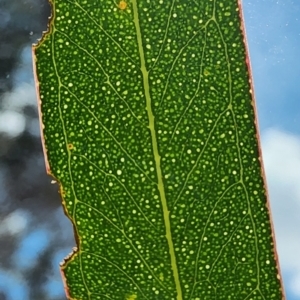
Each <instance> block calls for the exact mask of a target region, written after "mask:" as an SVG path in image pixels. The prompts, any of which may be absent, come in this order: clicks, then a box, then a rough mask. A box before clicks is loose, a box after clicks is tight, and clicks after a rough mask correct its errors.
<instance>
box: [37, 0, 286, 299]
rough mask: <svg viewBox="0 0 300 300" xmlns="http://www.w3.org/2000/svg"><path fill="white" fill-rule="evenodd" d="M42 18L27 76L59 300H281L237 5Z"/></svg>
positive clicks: (160, 4) (113, 8) (104, 7)
mask: <svg viewBox="0 0 300 300" xmlns="http://www.w3.org/2000/svg"><path fill="white" fill-rule="evenodd" d="M52 5H53V18H52V21H51V24H50V32H49V33H48V34H46V35H45V36H44V38H43V41H42V42H41V43H40V44H39V45H38V46H37V47H36V49H35V52H36V62H37V70H36V73H37V79H38V81H39V90H40V99H41V114H42V121H43V124H44V131H43V133H44V143H45V148H46V154H47V157H48V161H49V168H48V171H49V172H51V174H52V175H53V176H54V177H55V178H56V179H57V180H58V181H59V182H60V186H61V193H62V198H63V204H64V207H65V210H66V213H67V215H68V216H69V217H70V219H71V220H72V222H73V223H74V229H75V234H76V238H77V243H78V249H77V250H75V251H74V253H73V255H72V256H71V257H69V258H68V259H67V260H66V262H65V263H64V265H63V266H62V269H63V272H64V274H65V276H66V284H67V293H68V295H69V298H70V299H84V300H86V299H89V300H94V299H126V300H134V299H137V300H139V299H149V300H150V299H166V300H171V299H177V300H182V299H185V300H205V299H207V300H209V299H218V300H220V299H224V300H225V299H226V300H228V299H249V300H250V299H256V300H258V299H265V300H269V299H281V298H282V291H281V286H280V280H279V275H278V270H277V266H276V259H275V255H274V246H273V239H272V230H271V224H270V217H269V211H268V207H267V196H266V188H265V184H264V181H263V175H262V169H261V156H260V153H259V146H258V140H257V129H256V126H255V122H256V121H255V114H254V107H253V100H252V99H253V98H252V91H251V84H250V81H249V69H248V67H247V63H246V59H247V56H246V52H245V45H244V41H243V39H244V37H243V34H242V30H241V18H240V9H239V5H238V3H237V1H236V0H201V1H195V0H194V1H175V0H155V1H153V0H151V1H150V0H122V1H121V2H115V1H112V0H88V1H87V0H77V1H74V0H73V1H71V0H70V1H69V0H64V1H62V0H53V3H52ZM50 169H51V171H50Z"/></svg>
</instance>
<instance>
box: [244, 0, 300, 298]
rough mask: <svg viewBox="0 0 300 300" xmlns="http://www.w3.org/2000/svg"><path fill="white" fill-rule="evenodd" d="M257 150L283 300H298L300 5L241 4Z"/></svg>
mask: <svg viewBox="0 0 300 300" xmlns="http://www.w3.org/2000/svg"><path fill="white" fill-rule="evenodd" d="M243 7H244V16H245V22H246V30H247V39H248V44H249V49H250V58H251V65H252V71H253V78H254V90H255V96H256V104H257V109H258V116H259V124H260V132H261V139H262V150H263V158H264V164H265V171H266V175H267V182H268V187H269V195H270V201H271V207H272V214H273V221H274V226H275V234H276V241H277V248H278V254H279V260H280V265H281V270H282V275H283V280H284V286H285V291H286V296H287V300H296V299H300V258H299V253H300V59H299V55H300V1H298V0H297V1H292V0H244V1H243Z"/></svg>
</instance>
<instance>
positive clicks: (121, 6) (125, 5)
mask: <svg viewBox="0 0 300 300" xmlns="http://www.w3.org/2000/svg"><path fill="white" fill-rule="evenodd" d="M118 7H119V8H120V9H121V10H124V9H126V7H127V3H126V1H123V0H121V1H120V2H119V5H118Z"/></svg>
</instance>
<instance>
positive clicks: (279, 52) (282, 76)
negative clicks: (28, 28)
mask: <svg viewBox="0 0 300 300" xmlns="http://www.w3.org/2000/svg"><path fill="white" fill-rule="evenodd" d="M243 9H244V15H245V21H246V31H247V39H248V43H249V49H250V58H251V65H252V71H253V77H254V89H255V96H256V102H257V108H258V114H259V123H260V131H261V139H262V146H263V156H264V162H265V170H266V175H267V181H268V186H269V194H270V200H271V206H272V214H273V219H274V225H275V230H276V240H277V246H278V253H279V258H280V264H281V269H282V275H283V279H284V285H285V291H286V295H287V300H296V299H300V258H299V253H300V58H299V56H300V1H299V0H295V1H292V0H277V1H276V0H244V1H243ZM30 53H31V51H30V49H29V48H26V49H24V51H23V57H21V60H22V62H23V63H22V64H21V65H20V69H19V70H18V71H17V72H16V73H15V75H14V76H15V78H14V79H15V82H16V83H17V84H16V90H15V91H14V93H12V94H11V96H10V98H6V100H7V102H9V105H10V107H11V106H14V105H15V106H18V105H24V103H25V102H26V101H28V102H30V101H32V99H34V92H35V89H34V86H33V80H32V77H30V76H29V74H32V66H31V55H30ZM31 76H32V75H31ZM18 99H22V101H23V102H22V104H20V102H19V101H20V100H18ZM24 101H25V102H24ZM4 117H5V116H4V115H2V116H1V118H2V123H1V122H0V129H1V130H2V131H3V130H5V128H4V127H3V126H7V127H9V128H12V126H11V125H12V124H14V125H16V124H17V125H18V126H15V129H16V133H15V135H17V134H19V132H20V130H21V131H22V130H24V128H23V127H24V126H25V125H24V124H25V121H24V120H23V119H22V118H23V117H22V116H20V114H19V113H16V115H12V114H10V115H7V118H4ZM9 118H10V119H9ZM22 120H23V121H24V122H23V121H22ZM4 121H5V122H4ZM18 122H19V123H18ZM36 128H38V125H37V124H32V130H33V132H34V134H35V135H37V134H38V132H37V131H36ZM0 183H1V182H0ZM61 216H62V210H60V211H59V212H58V215H57V216H55V218H57V220H59V219H60V218H61ZM26 218H27V217H26V216H25V215H24V213H22V212H21V211H19V212H15V213H14V214H11V215H10V216H8V217H7V218H6V219H5V222H6V223H5V222H3V223H2V229H1V230H0V235H1V231H3V230H4V227H5V226H6V227H7V228H9V230H11V231H13V232H12V234H19V233H20V232H23V233H24V232H27V229H28V226H29V225H28V224H27V223H28V222H27V221H26V220H27V219H26ZM3 226H4V227H3ZM64 226H67V224H65V223H64V225H63V226H62V227H64ZM66 232H70V227H69V228H68V230H66ZM23 233H22V234H23ZM62 234H64V233H62ZM25 236H26V238H25V239H23V242H22V243H21V244H20V247H19V250H18V251H17V252H16V253H15V254H14V255H15V256H16V257H17V258H18V259H19V261H23V263H22V264H21V265H20V267H21V268H24V269H26V268H27V266H28V264H31V263H32V262H33V261H35V259H36V257H37V255H38V254H39V253H40V251H42V250H43V248H44V247H46V246H47V244H48V243H50V242H51V239H52V238H53V235H51V233H50V232H49V230H48V229H47V228H43V227H41V228H37V229H36V231H33V232H32V231H31V232H28V234H25ZM45 236H47V237H48V238H47V239H45ZM70 251H71V248H70V249H62V250H61V251H59V252H58V253H56V254H55V255H54V256H53V264H52V271H51V272H52V275H51V277H50V278H49V282H48V284H47V285H46V286H45V289H46V290H47V291H48V292H50V291H52V292H55V294H53V297H55V296H56V293H63V288H62V283H61V280H60V274H59V270H58V263H59V261H61V260H62V258H63V257H65V256H66V255H67V254H68V253H69V252H70ZM1 289H3V290H4V289H7V290H9V295H10V298H9V300H19V299H20V300H27V299H28V295H27V289H26V285H25V284H24V280H22V278H17V277H16V276H15V274H7V273H3V272H2V271H0V290H1Z"/></svg>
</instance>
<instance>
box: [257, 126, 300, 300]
mask: <svg viewBox="0 0 300 300" xmlns="http://www.w3.org/2000/svg"><path fill="white" fill-rule="evenodd" d="M262 148H263V158H264V165H265V170H266V175H267V182H268V187H269V194H270V200H271V208H272V215H273V221H274V226H275V234H276V241H277V250H278V254H279V259H280V264H281V269H282V270H283V271H286V272H289V273H290V274H291V273H292V274H294V275H293V278H292V281H291V282H290V283H289V282H285V284H286V285H287V286H286V287H288V288H289V289H291V290H292V292H293V293H294V294H295V295H298V296H300V259H299V253H300V136H296V135H293V134H291V133H287V132H283V131H280V130H278V129H273V128H272V129H268V130H266V131H264V132H263V134H262Z"/></svg>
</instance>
